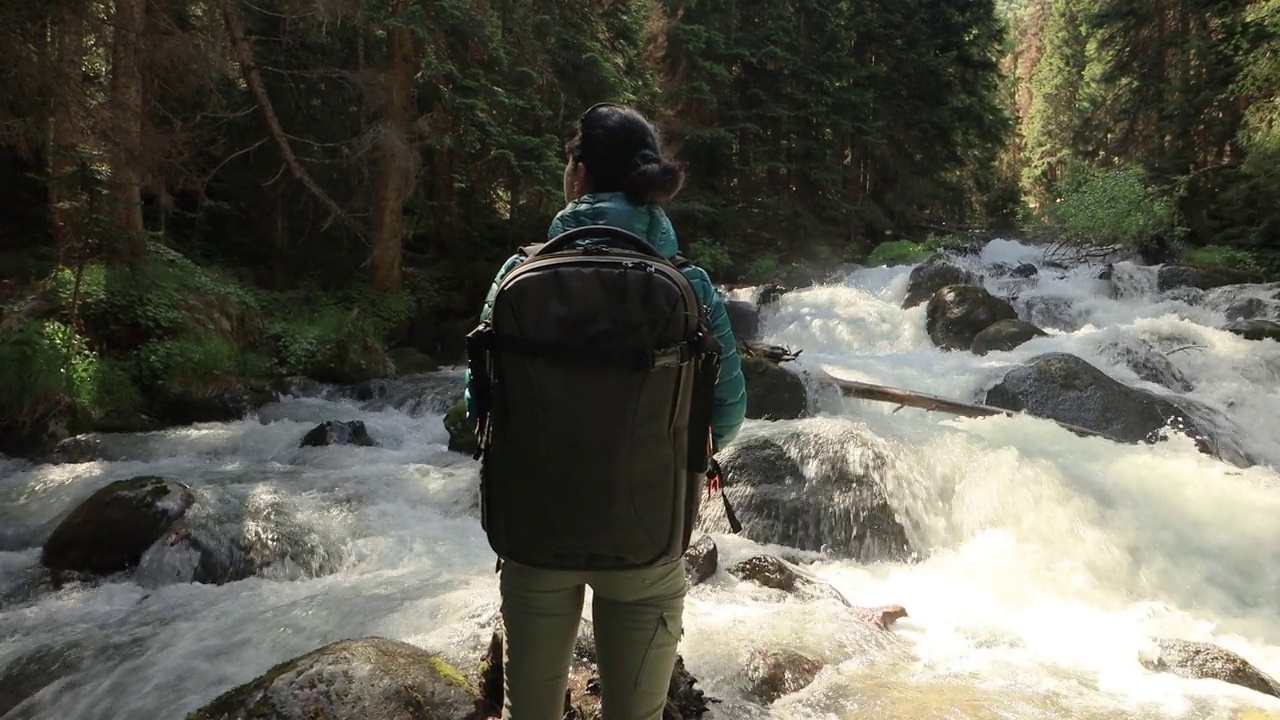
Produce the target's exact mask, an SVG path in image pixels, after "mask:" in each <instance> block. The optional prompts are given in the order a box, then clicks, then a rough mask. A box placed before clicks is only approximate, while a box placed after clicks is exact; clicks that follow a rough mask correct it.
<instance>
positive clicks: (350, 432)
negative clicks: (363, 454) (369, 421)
mask: <svg viewBox="0 0 1280 720" xmlns="http://www.w3.org/2000/svg"><path fill="white" fill-rule="evenodd" d="M326 445H357V446H360V447H377V446H378V442H377V441H376V440H374V439H373V438H372V437H369V430H368V428H366V427H365V426H364V422H363V421H360V420H326V421H324V422H322V423H320V424H319V425H317V426H315V427H314V428H312V429H311V431H310V432H308V433H307V434H306V435H305V436H303V438H302V442H301V443H299V444H298V447H324V446H326Z"/></svg>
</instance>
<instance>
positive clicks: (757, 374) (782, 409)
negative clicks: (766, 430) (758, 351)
mask: <svg viewBox="0 0 1280 720" xmlns="http://www.w3.org/2000/svg"><path fill="white" fill-rule="evenodd" d="M742 377H743V380H744V381H745V382H746V385H747V417H748V418H751V419H754V420H794V419H796V418H800V417H804V416H805V415H806V414H807V413H808V411H809V391H808V389H807V388H806V387H805V384H804V380H802V379H801V378H800V376H799V375H797V374H796V373H793V372H791V371H790V370H788V369H786V368H785V367H782V366H781V365H779V364H778V363H775V362H772V361H770V360H766V359H764V358H758V357H749V356H746V355H744V356H743V357H742Z"/></svg>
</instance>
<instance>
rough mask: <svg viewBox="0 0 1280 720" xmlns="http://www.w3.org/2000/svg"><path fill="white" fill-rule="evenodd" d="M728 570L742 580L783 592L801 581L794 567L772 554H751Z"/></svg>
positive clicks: (790, 589)
mask: <svg viewBox="0 0 1280 720" xmlns="http://www.w3.org/2000/svg"><path fill="white" fill-rule="evenodd" d="M729 572H730V573H732V574H734V575H735V576H737V577H739V578H742V579H743V580H748V581H750V582H753V583H756V584H757V585H762V586H764V587H767V588H773V589H774V590H782V591H783V592H791V591H792V590H795V589H796V585H798V584H799V583H800V582H801V579H800V578H801V576H800V574H799V573H797V572H796V570H795V569H794V568H792V567H791V566H790V565H788V564H787V563H786V561H785V560H782V559H781V558H776V557H774V556H772V555H753V556H751V557H749V558H747V559H746V560H743V561H742V562H740V563H738V564H736V565H734V566H733V567H732V568H730V569H729Z"/></svg>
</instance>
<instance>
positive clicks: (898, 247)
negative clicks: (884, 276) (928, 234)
mask: <svg viewBox="0 0 1280 720" xmlns="http://www.w3.org/2000/svg"><path fill="white" fill-rule="evenodd" d="M930 252H931V251H930V250H929V248H928V247H925V245H924V243H918V242H912V241H910V240H889V241H888V242H882V243H880V244H879V245H877V246H876V248H875V249H874V250H872V251H871V254H870V255H868V256H867V263H869V264H871V265H909V264H912V263H918V262H921V261H923V260H924V259H925V258H927V257H929V254H930Z"/></svg>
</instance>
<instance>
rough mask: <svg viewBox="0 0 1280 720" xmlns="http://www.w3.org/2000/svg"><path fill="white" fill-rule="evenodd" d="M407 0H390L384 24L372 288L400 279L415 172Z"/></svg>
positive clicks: (413, 66)
mask: <svg viewBox="0 0 1280 720" xmlns="http://www.w3.org/2000/svg"><path fill="white" fill-rule="evenodd" d="M408 4H409V2H408V0H393V2H392V3H391V18H392V19H391V24H390V26H389V27H388V28H387V71H386V76H385V80H384V83H383V85H384V88H385V93H386V99H385V104H384V115H385V116H386V119H385V125H384V131H383V133H382V134H381V137H380V139H379V146H380V147H379V150H380V152H379V159H378V184H377V189H376V193H377V194H376V196H375V198H374V203H373V219H372V226H371V228H370V229H371V231H372V232H371V235H372V238H371V244H372V248H371V251H370V256H369V271H370V274H371V277H370V280H371V281H372V283H373V287H374V289H375V290H378V291H380V292H386V293H394V292H398V291H399V290H400V286H401V282H402V280H403V272H402V267H401V261H402V258H403V256H402V251H401V245H402V243H401V239H402V237H403V235H404V203H405V200H406V199H407V198H408V197H409V195H410V193H412V192H413V185H414V177H415V175H416V174H417V173H416V168H417V165H418V163H417V162H416V155H415V151H414V150H413V149H412V148H411V147H410V145H409V138H410V134H411V132H412V123H413V79H414V75H415V73H416V71H417V58H416V57H415V56H414V50H413V35H412V33H411V32H410V30H409V28H408V27H405V26H404V25H403V24H401V23H402V22H403V20H404V16H405V12H406V11H407V9H408Z"/></svg>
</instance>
